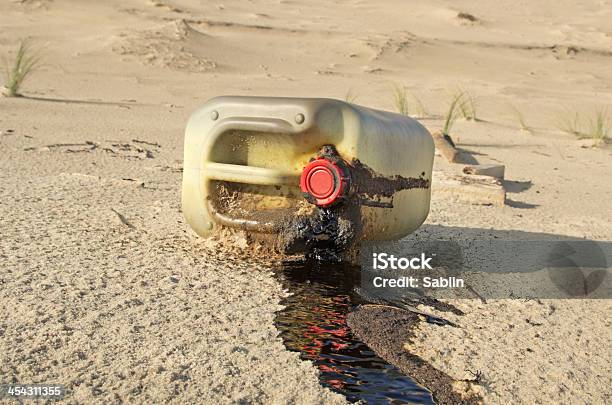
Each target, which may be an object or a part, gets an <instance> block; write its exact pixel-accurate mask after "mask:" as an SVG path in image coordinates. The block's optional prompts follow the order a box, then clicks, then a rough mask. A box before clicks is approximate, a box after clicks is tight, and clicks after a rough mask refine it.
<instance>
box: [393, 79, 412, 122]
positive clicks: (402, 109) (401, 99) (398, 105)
mask: <svg viewBox="0 0 612 405" xmlns="http://www.w3.org/2000/svg"><path fill="white" fill-rule="evenodd" d="M393 104H394V105H395V109H396V110H397V112H398V113H400V114H402V115H409V111H408V95H407V93H406V88H405V87H404V86H400V85H399V84H396V85H395V86H394V87H393Z"/></svg>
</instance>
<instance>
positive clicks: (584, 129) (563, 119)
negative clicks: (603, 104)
mask: <svg viewBox="0 0 612 405" xmlns="http://www.w3.org/2000/svg"><path fill="white" fill-rule="evenodd" d="M611 127H612V117H610V114H609V113H608V110H607V108H598V109H596V110H595V111H594V112H593V115H592V116H591V117H588V118H587V119H585V118H584V117H583V116H582V115H581V114H580V113H579V112H578V111H572V110H569V109H568V110H566V111H565V112H564V113H563V114H561V115H560V116H559V118H558V119H557V128H559V130H561V131H563V132H565V133H567V134H570V135H573V136H576V137H578V138H580V139H592V140H594V141H595V144H602V143H605V142H606V141H607V140H608V139H609V137H610V130H611Z"/></svg>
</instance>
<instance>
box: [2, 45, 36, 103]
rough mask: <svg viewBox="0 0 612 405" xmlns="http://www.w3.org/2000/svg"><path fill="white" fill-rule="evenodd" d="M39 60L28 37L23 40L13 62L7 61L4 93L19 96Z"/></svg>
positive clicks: (9, 95)
mask: <svg viewBox="0 0 612 405" xmlns="http://www.w3.org/2000/svg"><path fill="white" fill-rule="evenodd" d="M39 62H40V58H39V56H38V55H37V54H36V53H35V52H34V51H33V49H32V47H31V44H30V41H29V40H27V39H24V40H23V41H21V43H20V44H19V49H17V53H16V54H15V59H14V60H13V62H12V63H9V62H8V61H5V76H6V77H5V82H4V87H5V91H4V94H5V95H6V96H7V97H19V96H20V95H21V94H20V92H19V90H20V89H21V86H22V85H23V83H24V82H25V80H26V79H27V78H28V77H29V76H30V75H31V73H32V72H33V71H34V70H35V69H36V67H37V66H38V65H39Z"/></svg>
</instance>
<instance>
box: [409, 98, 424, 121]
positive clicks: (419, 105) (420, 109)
mask: <svg viewBox="0 0 612 405" xmlns="http://www.w3.org/2000/svg"><path fill="white" fill-rule="evenodd" d="M410 97H411V98H412V100H413V102H414V108H415V110H416V111H415V112H416V117H417V118H425V117H427V115H428V113H427V109H426V108H425V104H423V102H422V101H421V99H420V98H418V97H417V95H416V94H414V93H413V92H410Z"/></svg>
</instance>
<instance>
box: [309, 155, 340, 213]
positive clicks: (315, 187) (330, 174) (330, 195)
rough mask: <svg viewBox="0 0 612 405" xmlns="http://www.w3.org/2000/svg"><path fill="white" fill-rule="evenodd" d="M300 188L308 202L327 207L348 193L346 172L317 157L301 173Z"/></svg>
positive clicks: (337, 165)
mask: <svg viewBox="0 0 612 405" xmlns="http://www.w3.org/2000/svg"><path fill="white" fill-rule="evenodd" d="M300 188H301V189H302V192H303V193H305V194H306V198H307V199H308V200H309V201H310V202H312V203H314V204H316V205H318V206H320V207H328V206H330V205H332V204H334V203H335V202H336V201H338V200H339V199H341V198H342V197H344V195H345V194H346V193H347V192H348V188H349V177H348V172H347V171H346V169H344V168H343V167H342V166H340V165H339V164H337V163H335V162H332V161H330V160H328V159H326V158H325V157H319V158H317V159H315V160H313V161H312V162H310V163H308V164H307V165H306V167H305V168H304V170H303V171H302V176H301V177H300Z"/></svg>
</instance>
